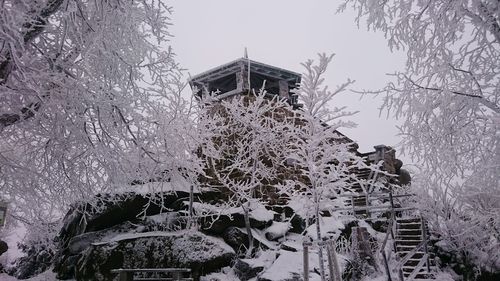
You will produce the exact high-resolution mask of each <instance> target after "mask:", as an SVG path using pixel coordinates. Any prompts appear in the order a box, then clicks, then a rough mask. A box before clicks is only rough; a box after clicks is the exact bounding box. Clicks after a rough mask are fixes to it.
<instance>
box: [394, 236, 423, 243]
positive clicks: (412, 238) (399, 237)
mask: <svg viewBox="0 0 500 281" xmlns="http://www.w3.org/2000/svg"><path fill="white" fill-rule="evenodd" d="M396 239H397V240H420V241H422V235H420V234H416V235H410V234H404V235H402V234H397V235H396Z"/></svg>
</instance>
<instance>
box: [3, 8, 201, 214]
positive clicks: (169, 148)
mask: <svg viewBox="0 0 500 281" xmlns="http://www.w3.org/2000/svg"><path fill="white" fill-rule="evenodd" d="M170 12H171V10H170V8H169V7H168V6H166V5H165V4H164V3H162V1H154V0H145V1H131V0H125V1H122V0H103V1H80V0H77V1H73V0H5V1H1V3H0V139H1V140H2V141H1V142H0V193H1V195H2V196H4V197H6V199H8V200H10V201H13V204H12V205H11V206H13V207H14V208H17V209H16V210H15V211H16V212H17V211H21V210H22V212H23V213H22V214H21V215H22V216H21V217H22V218H24V219H25V220H27V221H30V220H43V221H45V220H46V219H47V218H49V219H50V218H51V217H52V216H53V215H60V211H61V210H62V209H64V208H65V207H66V206H67V204H69V203H71V202H72V201H74V200H78V199H82V198H88V197H89V196H92V195H94V194H95V193H98V192H103V191H104V192H105V191H109V190H111V189H112V188H114V187H116V186H122V185H124V184H129V183H130V182H132V181H136V180H139V181H141V180H142V181H147V180H150V179H153V178H155V177H157V176H158V175H159V174H161V173H164V172H166V173H167V174H169V175H167V176H169V177H171V176H172V175H170V174H173V173H178V172H184V171H186V170H188V171H191V170H193V169H196V168H193V167H194V166H193V165H191V164H189V163H196V161H190V159H188V158H189V157H191V156H190V155H187V154H189V153H190V152H191V146H190V145H189V137H190V136H189V134H188V133H186V131H189V130H190V127H191V125H190V123H189V122H187V121H186V120H188V119H189V120H190V118H188V117H187V116H188V115H189V114H190V103H189V101H185V100H183V99H182V97H181V95H180V93H181V90H182V88H183V84H184V83H183V82H181V73H180V70H179V67H178V65H177V64H176V62H175V61H174V59H173V57H174V54H173V53H172V52H171V50H170V48H169V47H165V46H168V45H166V44H168V39H169V36H170V35H169V32H168V26H169V25H170V21H169V15H170ZM179 118H181V119H182V118H184V119H183V120H182V121H179V120H180V119H179ZM16 212H14V213H11V214H15V213H16Z"/></svg>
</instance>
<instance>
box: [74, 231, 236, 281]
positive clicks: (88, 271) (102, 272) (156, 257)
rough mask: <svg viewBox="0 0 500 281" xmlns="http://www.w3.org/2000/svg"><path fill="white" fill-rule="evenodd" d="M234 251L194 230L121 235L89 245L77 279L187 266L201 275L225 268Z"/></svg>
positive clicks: (106, 278) (194, 272) (102, 278)
mask: <svg viewBox="0 0 500 281" xmlns="http://www.w3.org/2000/svg"><path fill="white" fill-rule="evenodd" d="M234 255H235V253H234V250H233V249H232V248H231V247H229V246H228V245H227V244H225V243H224V242H223V241H222V240H220V239H217V238H214V237H210V236H207V235H205V234H202V233H200V232H195V231H179V232H149V233H138V234H130V235H127V234H124V235H119V236H117V237H115V238H114V239H113V240H112V241H109V242H108V243H98V244H94V245H92V247H91V248H89V249H88V250H87V251H86V252H85V253H84V255H83V257H82V258H81V259H80V260H79V261H78V264H77V269H76V279H77V280H110V279H111V278H113V274H111V273H110V271H111V270H112V269H116V268H162V267H187V268H191V269H192V270H193V276H195V277H196V276H200V275H202V274H207V273H210V272H213V271H215V270H218V269H220V268H222V267H224V266H228V265H229V264H230V262H231V260H232V258H233V257H234Z"/></svg>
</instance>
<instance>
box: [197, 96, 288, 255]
mask: <svg viewBox="0 0 500 281" xmlns="http://www.w3.org/2000/svg"><path fill="white" fill-rule="evenodd" d="M212 98H215V100H212V101H211V102H210V103H208V104H205V109H206V111H205V116H203V117H200V126H201V127H203V128H205V129H206V130H207V131H208V132H209V133H208V134H206V135H207V136H208V139H207V141H206V143H205V144H204V145H203V147H202V151H203V152H202V153H203V155H204V156H205V157H206V159H207V162H208V164H207V165H208V167H209V168H208V171H207V175H208V176H210V177H211V178H212V180H211V184H212V186H214V187H216V188H219V189H220V190H222V191H223V192H224V193H226V194H227V195H228V200H227V202H226V205H228V206H230V207H236V208H242V211H243V215H244V218H245V226H246V231H247V234H248V238H249V245H250V246H249V249H248V250H247V255H250V254H251V252H252V250H253V235H252V231H251V227H250V213H251V212H252V211H254V209H255V208H257V207H259V206H262V204H264V203H265V201H266V200H267V201H271V200H275V199H276V198H273V197H275V195H276V192H275V191H274V190H273V187H274V185H276V184H277V183H279V181H280V174H281V175H282V173H284V171H285V170H284V168H283V167H284V164H285V160H286V153H287V146H288V145H289V142H288V141H287V139H288V137H289V134H290V133H291V131H292V130H293V118H292V108H291V107H290V105H288V103H286V101H284V100H281V99H280V98H279V96H277V95H276V96H274V95H271V94H267V93H266V92H265V91H264V90H261V91H260V92H259V93H252V92H251V93H248V94H241V95H237V96H233V97H230V98H226V99H223V100H217V97H216V96H215V97H212ZM202 102H207V101H202ZM281 178H282V177H281Z"/></svg>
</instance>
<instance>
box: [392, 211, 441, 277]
mask: <svg viewBox="0 0 500 281" xmlns="http://www.w3.org/2000/svg"><path fill="white" fill-rule="evenodd" d="M395 232H396V234H395V238H394V245H395V250H396V254H397V255H398V256H399V258H400V261H399V265H398V267H399V277H400V281H403V280H404V281H407V280H408V281H409V280H435V279H434V274H433V272H434V271H435V268H436V266H435V263H434V259H433V257H431V255H430V254H429V249H428V244H427V236H428V235H427V227H426V225H425V222H423V221H422V219H421V218H420V217H415V218H398V219H396V231H395Z"/></svg>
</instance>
